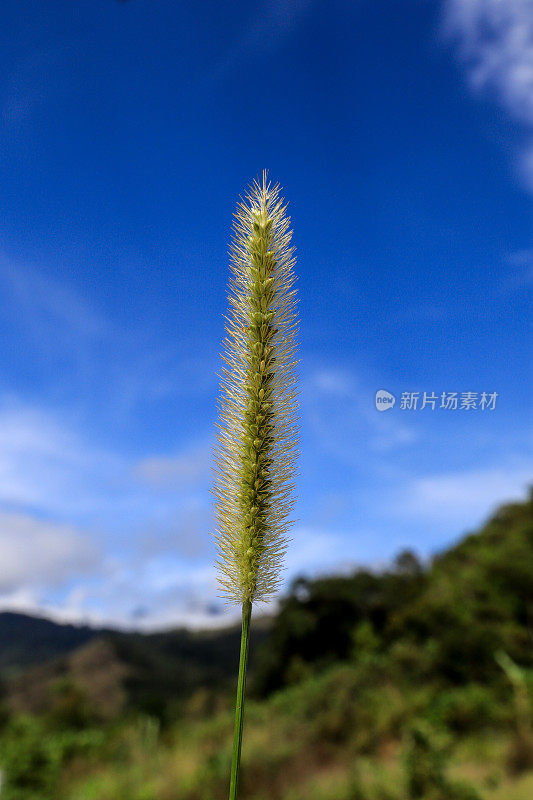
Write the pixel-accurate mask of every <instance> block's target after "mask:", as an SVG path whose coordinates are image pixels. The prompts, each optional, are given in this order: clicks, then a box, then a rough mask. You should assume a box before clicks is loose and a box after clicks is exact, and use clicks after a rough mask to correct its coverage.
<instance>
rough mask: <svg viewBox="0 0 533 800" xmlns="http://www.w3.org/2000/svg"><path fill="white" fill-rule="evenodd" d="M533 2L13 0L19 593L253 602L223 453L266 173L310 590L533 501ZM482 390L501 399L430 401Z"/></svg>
mask: <svg viewBox="0 0 533 800" xmlns="http://www.w3.org/2000/svg"><path fill="white" fill-rule="evenodd" d="M527 5H528V4H527V3H523V2H521V0H508V2H507V3H506V4H505V6H504V7H503V6H502V4H501V3H499V2H497V0H441V1H440V2H434V3H430V2H423V1H422V0H404V2H402V3H397V2H392V0H378V2H376V1H375V0H374V1H373V2H370V0H351V2H347V1H345V0H336V1H335V2H330V3H319V2H317V1H316V0H293V2H288V0H273V2H263V1H262V2H253V3H250V2H243V1H241V0H238V1H237V2H232V3H226V2H220V1H219V0H216V2H215V0H210V1H206V2H200V3H176V2H174V0H159V2H157V3H153V2H149V0H130V2H127V3H121V2H115V0H105V2H104V0H78V2H76V3H72V2H68V0H49V2H47V3H42V2H39V0H19V2H17V3H4V4H3V5H2V7H1V9H0V37H1V47H0V67H1V68H0V76H1V77H0V186H1V187H2V191H1V192H0V220H1V222H0V293H1V297H2V302H1V304H0V332H1V336H2V341H3V343H4V344H3V347H2V349H1V353H0V522H1V526H0V607H2V608H16V609H23V610H30V611H35V610H41V611H43V612H45V613H49V614H52V615H54V616H55V617H57V618H60V619H73V620H81V619H83V620H91V621H94V622H101V621H103V622H110V623H113V624H120V625H138V626H143V627H147V628H149V627H154V626H156V627H157V626H161V625H169V624H181V623H186V624H191V625H204V624H213V623H214V622H216V623H217V624H218V623H220V622H224V621H227V620H229V619H231V618H232V614H233V612H232V610H231V609H226V608H225V607H224V606H223V605H222V603H221V601H219V600H218V599H217V590H216V585H215V574H214V570H213V567H212V560H213V544H212V541H211V538H210V532H211V531H212V530H213V517H212V510H211V497H210V494H209V486H210V481H211V478H210V464H211V448H212V445H213V436H214V423H215V419H216V398H217V394H218V379H217V372H218V370H219V368H220V356H219V351H220V342H221V340H222V338H223V315H224V312H225V308H226V281H227V277H228V259H227V248H228V240H229V236H230V227H231V216H232V212H233V208H234V204H235V202H236V200H237V198H238V196H239V194H240V193H242V192H243V190H244V189H245V187H246V184H247V183H248V182H249V181H250V180H252V179H253V178H254V177H255V176H256V175H257V174H258V173H259V172H260V171H261V170H262V169H263V168H268V169H269V170H270V174H271V176H272V178H273V179H275V180H277V181H279V182H280V183H281V184H282V185H283V187H284V194H285V197H286V198H287V200H288V201H289V203H290V213H291V216H292V221H293V228H294V242H295V244H296V246H297V251H298V265H297V274H298V290H299V297H300V305H299V308H300V316H301V327H300V359H301V360H300V364H299V382H300V389H301V450H302V456H301V460H300V471H299V476H298V481H297V483H298V498H299V499H298V504H297V507H296V516H297V517H298V521H297V522H296V524H295V526H294V529H293V543H292V545H291V548H290V551H289V554H288V558H287V571H286V576H287V581H288V580H290V578H291V577H293V576H295V575H296V574H299V573H305V574H316V573H317V572H324V571H336V570H346V569H351V568H353V566H354V565H356V564H361V563H364V564H371V565H383V564H386V563H388V562H389V561H390V560H391V559H392V558H393V557H394V556H395V554H396V553H397V552H398V551H400V550H401V549H402V548H405V547H410V548H413V549H415V550H416V551H417V552H418V553H420V554H421V555H422V556H424V557H426V556H428V555H430V554H431V553H433V552H435V551H437V550H439V549H441V548H443V547H444V546H446V545H448V544H450V543H451V542H452V541H454V540H455V539H457V538H458V537H459V536H460V535H461V534H463V533H464V532H466V531H468V530H472V529H473V528H475V527H476V526H477V525H479V524H480V523H481V522H482V521H483V520H484V519H485V518H486V517H487V515H488V514H489V513H490V512H491V510H493V509H494V508H495V507H496V506H497V505H498V504H499V503H500V502H503V501H506V500H509V499H514V498H520V497H523V496H524V494H525V489H526V486H527V484H528V479H529V478H530V476H531V474H532V461H533V459H532V458H531V445H532V440H533V436H532V430H531V410H530V409H531V393H532V388H533V387H532V384H531V370H530V361H531V352H532V350H531V344H532V342H531V328H530V325H529V323H530V319H531V315H530V309H531V306H530V300H529V298H528V290H529V288H530V286H531V282H532V280H533V229H532V213H531V212H532V206H533V202H532V197H533V15H532V14H531V10H530V9H529V10H528V8H527ZM378 389H386V390H387V391H389V392H391V393H393V394H394V395H395V396H396V397H397V402H396V405H395V406H394V408H392V409H390V410H388V411H386V412H383V413H380V412H378V411H377V410H376V408H375V402H374V396H375V392H376V391H377V390H378ZM453 391H455V392H458V393H459V397H460V395H461V393H463V392H477V393H479V395H480V393H481V392H483V391H484V392H497V393H498V398H497V401H496V406H495V408H494V409H493V410H488V409H485V410H481V409H480V408H477V409H474V410H469V411H467V410H464V409H460V408H458V409H457V410H445V409H440V408H438V407H437V408H436V409H435V410H431V409H430V408H429V407H426V408H424V409H421V408H420V407H419V408H418V409H416V410H413V409H412V410H408V409H402V408H401V404H400V398H401V394H402V392H420V393H421V395H422V394H423V392H435V393H436V394H437V395H438V396H439V398H440V394H441V393H442V392H453ZM437 406H438V404H437Z"/></svg>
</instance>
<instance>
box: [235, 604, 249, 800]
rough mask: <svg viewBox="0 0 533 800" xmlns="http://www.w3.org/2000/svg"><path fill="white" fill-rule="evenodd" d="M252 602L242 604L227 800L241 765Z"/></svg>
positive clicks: (237, 777)
mask: <svg viewBox="0 0 533 800" xmlns="http://www.w3.org/2000/svg"><path fill="white" fill-rule="evenodd" d="M251 616H252V604H251V603H250V602H249V601H247V602H245V603H243V605H242V632H241V655H240V659H239V679H238V682H237V702H236V704H235V733H234V735H233V756H232V759H231V780H230V787H229V800H236V798H237V789H238V785H239V769H240V766H241V745H242V724H243V712H244V691H245V688H246V666H247V664H248V645H249V642H250V618H251Z"/></svg>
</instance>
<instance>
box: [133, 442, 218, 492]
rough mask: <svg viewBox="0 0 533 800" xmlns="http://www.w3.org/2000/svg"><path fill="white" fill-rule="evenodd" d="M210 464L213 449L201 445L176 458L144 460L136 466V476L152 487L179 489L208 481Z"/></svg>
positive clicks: (158, 457)
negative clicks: (185, 485)
mask: <svg viewBox="0 0 533 800" xmlns="http://www.w3.org/2000/svg"><path fill="white" fill-rule="evenodd" d="M210 463H211V448H210V447H209V446H208V445H207V444H199V445H194V446H192V447H189V448H188V449H186V450H185V451H183V452H181V453H178V454H177V455H174V456H164V455H161V456H149V457H148V458H143V459H141V460H140V461H138V462H137V464H135V466H134V475H135V476H136V477H137V478H140V479H141V480H142V481H144V482H146V483H147V484H149V485H151V486H156V487H162V488H164V487H166V488H176V487H178V488H179V487H181V486H183V485H184V484H191V483H194V484H195V483H203V482H205V481H207V480H208V478H209V467H210Z"/></svg>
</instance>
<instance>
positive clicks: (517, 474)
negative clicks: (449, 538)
mask: <svg viewBox="0 0 533 800" xmlns="http://www.w3.org/2000/svg"><path fill="white" fill-rule="evenodd" d="M532 477H533V464H526V463H516V464H508V465H502V466H491V467H486V468H479V469H472V470H464V471H456V472H449V473H443V474H440V475H426V476H423V477H418V478H413V479H412V480H411V481H410V482H409V483H408V484H407V485H404V486H403V487H402V488H401V490H400V491H401V495H399V496H398V500H397V502H396V510H397V511H399V512H400V514H407V515H409V516H412V517H418V518H423V519H424V518H425V519H428V520H438V521H439V522H443V521H445V522H446V523H448V524H450V525H454V524H455V525H474V524H478V523H479V522H480V521H481V520H482V519H483V518H484V517H486V516H487V514H488V513H489V512H490V511H491V510H492V509H494V508H495V506H496V505H500V504H501V503H505V502H509V501H514V500H522V499H523V497H524V494H525V491H526V490H527V487H528V485H529V484H530V483H531V482H532Z"/></svg>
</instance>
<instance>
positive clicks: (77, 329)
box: [0, 254, 109, 348]
mask: <svg viewBox="0 0 533 800" xmlns="http://www.w3.org/2000/svg"><path fill="white" fill-rule="evenodd" d="M0 285H1V286H2V288H3V291H4V293H5V295H6V298H5V299H6V302H5V303H4V304H3V313H6V311H7V312H9V313H10V314H11V315H12V316H14V317H16V321H17V322H18V323H22V326H23V328H24V332H25V334H26V335H27V334H28V333H29V334H30V336H32V337H33V339H34V341H35V342H36V344H37V345H38V346H39V347H42V346H43V345H47V346H57V345H61V348H64V347H67V348H68V347H73V346H75V344H76V340H77V339H78V338H81V339H83V340H85V341H86V340H88V339H94V338H96V337H99V336H101V335H103V334H105V333H108V332H109V326H108V324H107V322H106V321H105V320H104V319H103V318H102V317H101V316H99V315H98V314H97V313H96V312H95V311H94V310H93V309H92V308H91V307H90V305H89V304H88V303H87V302H86V301H85V300H83V299H82V298H81V297H80V295H79V294H78V293H77V292H76V291H75V290H74V289H73V288H71V287H69V286H68V285H67V284H66V283H64V282H61V281H59V280H57V279H56V278H54V277H53V276H52V275H47V274H45V273H44V272H43V271H42V270H38V269H36V268H35V267H32V266H30V265H28V264H21V263H14V262H13V261H12V260H10V259H8V258H7V257H6V256H5V255H2V254H0ZM65 333H68V336H66V337H65ZM73 337H75V339H73Z"/></svg>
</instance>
